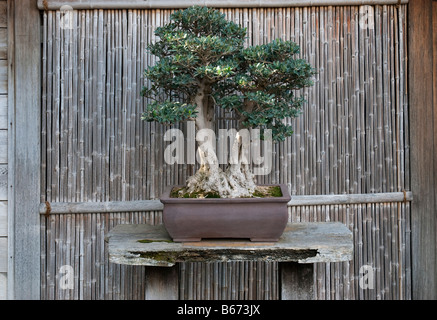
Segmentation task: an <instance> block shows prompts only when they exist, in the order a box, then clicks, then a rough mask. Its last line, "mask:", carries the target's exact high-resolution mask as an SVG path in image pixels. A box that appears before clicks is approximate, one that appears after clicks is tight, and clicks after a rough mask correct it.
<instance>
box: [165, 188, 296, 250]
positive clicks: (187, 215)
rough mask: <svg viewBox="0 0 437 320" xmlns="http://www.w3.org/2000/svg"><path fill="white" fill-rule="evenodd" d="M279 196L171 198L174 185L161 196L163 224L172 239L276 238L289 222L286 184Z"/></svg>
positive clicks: (275, 239) (257, 239)
mask: <svg viewBox="0 0 437 320" xmlns="http://www.w3.org/2000/svg"><path fill="white" fill-rule="evenodd" d="M279 186H280V188H281V191H282V197H272V198H231V199H217V198H209V199H190V198H170V192H171V190H172V189H173V187H175V186H173V187H169V188H167V189H166V190H165V192H164V193H163V195H162V197H161V199H160V200H161V202H162V203H163V204H164V212H163V219H164V225H165V227H166V229H167V231H168V233H169V234H170V236H171V237H172V238H173V241H175V242H187V241H200V240H201V239H206V238H211V239H217V238H238V239H241V238H246V239H250V240H251V241H262V242H276V241H278V240H279V238H280V236H281V235H282V233H283V232H284V229H285V227H286V225H287V222H288V209H287V203H288V202H289V201H290V196H289V193H288V190H287V186H286V185H279Z"/></svg>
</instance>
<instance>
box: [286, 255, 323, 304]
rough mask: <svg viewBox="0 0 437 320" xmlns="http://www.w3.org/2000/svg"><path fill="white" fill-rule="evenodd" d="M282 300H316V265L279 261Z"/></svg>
mask: <svg viewBox="0 0 437 320" xmlns="http://www.w3.org/2000/svg"><path fill="white" fill-rule="evenodd" d="M279 270H280V273H281V300H314V265H313V264H299V263H295V262H283V263H279Z"/></svg>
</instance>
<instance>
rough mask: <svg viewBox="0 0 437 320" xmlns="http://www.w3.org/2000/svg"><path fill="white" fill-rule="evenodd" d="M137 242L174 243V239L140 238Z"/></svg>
mask: <svg viewBox="0 0 437 320" xmlns="http://www.w3.org/2000/svg"><path fill="white" fill-rule="evenodd" d="M137 242H139V243H153V242H166V243H173V241H171V240H148V239H145V240H138V241H137Z"/></svg>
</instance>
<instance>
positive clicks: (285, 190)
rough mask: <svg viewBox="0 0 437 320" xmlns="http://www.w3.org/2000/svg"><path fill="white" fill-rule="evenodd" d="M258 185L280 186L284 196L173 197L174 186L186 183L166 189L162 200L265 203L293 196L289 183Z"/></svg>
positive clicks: (200, 202)
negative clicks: (171, 194) (171, 195)
mask: <svg viewBox="0 0 437 320" xmlns="http://www.w3.org/2000/svg"><path fill="white" fill-rule="evenodd" d="M258 186H279V187H280V188H281V192H282V197H271V198H203V199H199V198H171V197H170V192H171V190H172V189H173V188H177V187H184V185H172V186H168V187H166V188H165V189H164V192H163V193H162V195H161V197H160V200H161V202H162V203H164V204H165V203H194V204H196V203H197V204H207V203H261V202H262V203H265V202H274V203H281V202H289V201H290V200H291V196H290V194H289V192H288V188H287V185H285V184H281V183H275V184H259V185H258Z"/></svg>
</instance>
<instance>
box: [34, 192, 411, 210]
mask: <svg viewBox="0 0 437 320" xmlns="http://www.w3.org/2000/svg"><path fill="white" fill-rule="evenodd" d="M412 200H413V194H412V192H391V193H374V194H341V195H311V196H293V197H292V198H291V200H290V202H288V206H290V207H292V206H319V205H342V204H359V203H361V204H363V203H388V202H406V201H408V202H409V201H412ZM163 209H164V205H163V204H162V203H161V201H159V200H139V201H111V202H54V203H49V202H46V203H41V204H40V206H39V213H40V214H44V215H46V214H75V213H76V214H78V213H110V212H145V211H161V210H163Z"/></svg>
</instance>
